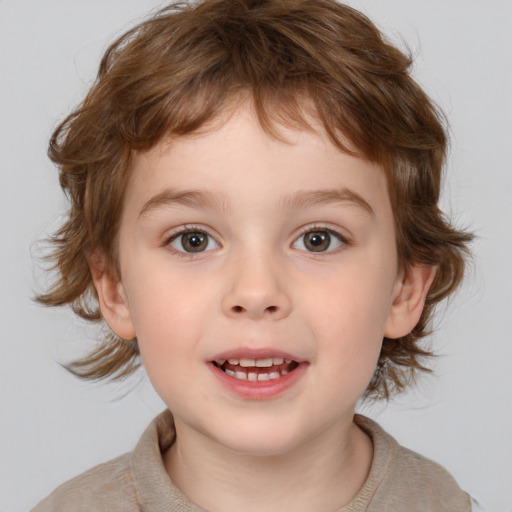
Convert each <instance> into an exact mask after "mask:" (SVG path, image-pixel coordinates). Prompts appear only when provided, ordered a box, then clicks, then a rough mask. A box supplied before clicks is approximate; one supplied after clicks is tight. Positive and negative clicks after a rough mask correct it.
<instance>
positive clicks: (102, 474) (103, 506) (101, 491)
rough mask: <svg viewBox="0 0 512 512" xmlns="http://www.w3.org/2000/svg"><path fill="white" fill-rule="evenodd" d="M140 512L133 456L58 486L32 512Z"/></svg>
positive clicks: (94, 469) (124, 457)
mask: <svg viewBox="0 0 512 512" xmlns="http://www.w3.org/2000/svg"><path fill="white" fill-rule="evenodd" d="M92 510H94V512H121V511H123V512H130V511H132V510H133V511H138V510H139V507H138V505H137V500H136V495H135V489H134V486H133V484H132V478H131V473H130V454H125V455H122V456H121V457H118V458H116V459H113V460H111V461H109V462H106V463H104V464H100V465H99V466H96V467H94V468H92V469H90V470H89V471H86V472H85V473H82V474H81V475H79V476H77V477H75V478H73V479H71V480H69V481H68V482H66V483H64V484H62V485H61V486H60V487H58V488H57V489H56V490H55V491H54V492H53V493H52V494H50V495H49V496H48V497H47V498H46V499H44V500H43V501H41V502H40V503H39V504H38V505H36V507H35V508H33V509H32V511H31V512H90V511H92Z"/></svg>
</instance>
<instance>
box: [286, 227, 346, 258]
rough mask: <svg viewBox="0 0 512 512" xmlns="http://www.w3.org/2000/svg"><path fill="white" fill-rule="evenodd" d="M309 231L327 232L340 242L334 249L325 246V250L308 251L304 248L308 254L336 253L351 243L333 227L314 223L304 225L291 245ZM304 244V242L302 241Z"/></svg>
mask: <svg viewBox="0 0 512 512" xmlns="http://www.w3.org/2000/svg"><path fill="white" fill-rule="evenodd" d="M309 233H328V234H329V235H330V236H331V237H334V238H335V239H336V240H338V242H339V243H340V246H339V247H336V248H334V249H329V248H327V249H326V250H324V251H308V250H305V252H307V253H309V254H312V255H315V256H316V255H323V254H332V253H336V252H338V251H340V250H342V249H343V248H344V247H347V246H350V245H351V242H350V240H349V239H348V238H347V237H346V236H344V235H342V234H341V233H339V232H338V231H336V230H334V229H331V228H328V227H326V226H321V225H314V226H307V227H304V228H303V229H302V230H301V232H300V234H299V236H298V237H297V238H295V240H294V242H293V244H292V246H294V245H295V244H297V242H298V241H299V240H303V238H304V237H305V236H306V235H307V234H309ZM303 244H304V242H303ZM300 250H303V249H300Z"/></svg>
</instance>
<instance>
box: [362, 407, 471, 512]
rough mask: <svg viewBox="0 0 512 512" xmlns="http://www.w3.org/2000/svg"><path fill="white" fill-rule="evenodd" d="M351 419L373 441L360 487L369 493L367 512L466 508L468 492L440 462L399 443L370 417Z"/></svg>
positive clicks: (467, 510)
mask: <svg viewBox="0 0 512 512" xmlns="http://www.w3.org/2000/svg"><path fill="white" fill-rule="evenodd" d="M355 421H356V423H357V425H358V426H359V427H360V428H361V429H362V430H364V431H365V432H366V433H367V434H368V435H369V436H370V437H371V439H372V441H373V445H374V460H373V462H372V467H371V469H370V474H369V476H368V480H367V482H366V483H365V486H364V487H363V489H362V491H363V494H364V491H366V493H367V496H368V497H369V496H370V495H371V499H369V501H368V502H367V504H368V505H369V506H368V511H369V512H370V511H374V510H375V511H377V510H379V511H382V510H393V511H396V512H400V511H402V510H403V511H407V512H414V511H418V512H420V511H421V512H470V510H471V503H470V498H469V496H468V494H467V493H465V492H464V491H463V490H462V489H461V488H460V487H459V486H458V484H457V482H456V481H455V479H454V478H453V477H452V476H451V475H450V473H449V472H448V471H446V469H444V468H443V467H442V466H441V465H439V464H437V463H436V462H434V461H432V460H430V459H428V458H426V457H423V456H422V455H419V454H418V453H415V452H413V451H412V450H409V449H407V448H404V447H403V446H400V445H399V444H398V443H397V442H396V441H395V440H394V439H393V437H391V436H390V435H389V434H387V433H386V432H385V431H384V430H383V429H382V428H381V427H380V426H379V425H378V424H377V423H375V422H374V421H372V420H370V419H368V418H365V417H363V416H356V418H355ZM353 510H354V511H355V510H358V509H357V508H354V509H353ZM365 510H366V509H365Z"/></svg>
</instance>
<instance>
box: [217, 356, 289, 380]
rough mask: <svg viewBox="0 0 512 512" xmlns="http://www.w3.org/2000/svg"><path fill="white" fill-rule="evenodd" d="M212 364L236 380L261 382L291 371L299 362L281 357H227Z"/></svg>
mask: <svg viewBox="0 0 512 512" xmlns="http://www.w3.org/2000/svg"><path fill="white" fill-rule="evenodd" d="M213 364H214V365H215V366H216V367H217V368H219V369H220V370H222V371H223V372H224V373H225V374H226V375H229V376H230V377H234V378H235V379H238V380H247V381H251V382H263V381H268V380H276V379H279V378H281V377H283V376H284V375H286V374H288V373H290V372H292V371H293V370H295V368H297V366H298V365H299V363H297V361H293V360H291V359H284V358H282V357H268V358H259V359H250V358H240V359H235V358H229V359H224V360H220V361H213Z"/></svg>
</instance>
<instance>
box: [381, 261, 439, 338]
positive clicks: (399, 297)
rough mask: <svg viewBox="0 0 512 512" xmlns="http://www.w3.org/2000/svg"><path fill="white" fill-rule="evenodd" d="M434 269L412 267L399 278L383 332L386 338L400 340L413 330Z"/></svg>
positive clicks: (434, 273) (430, 267) (421, 309)
mask: <svg viewBox="0 0 512 512" xmlns="http://www.w3.org/2000/svg"><path fill="white" fill-rule="evenodd" d="M436 269H437V267H435V266H432V265H419V266H414V267H411V268H410V269H408V270H407V271H406V273H405V274H404V275H403V276H402V277H401V278H399V280H398V281H397V291H396V294H395V298H394V300H393V304H392V305H391V311H390V313H389V317H388V321H387V324H386V330H385V332H384V336H385V337H386V338H391V339H396V338H401V337H402V336H406V335H407V334H409V333H410V332H411V331H412V330H413V329H414V327H415V326H416V324H417V323H418V321H419V319H420V317H421V313H422V312H423V306H424V305H425V298H426V297H427V293H428V290H429V289H430V286H431V285H432V281H433V280H434V277H435V275H436Z"/></svg>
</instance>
